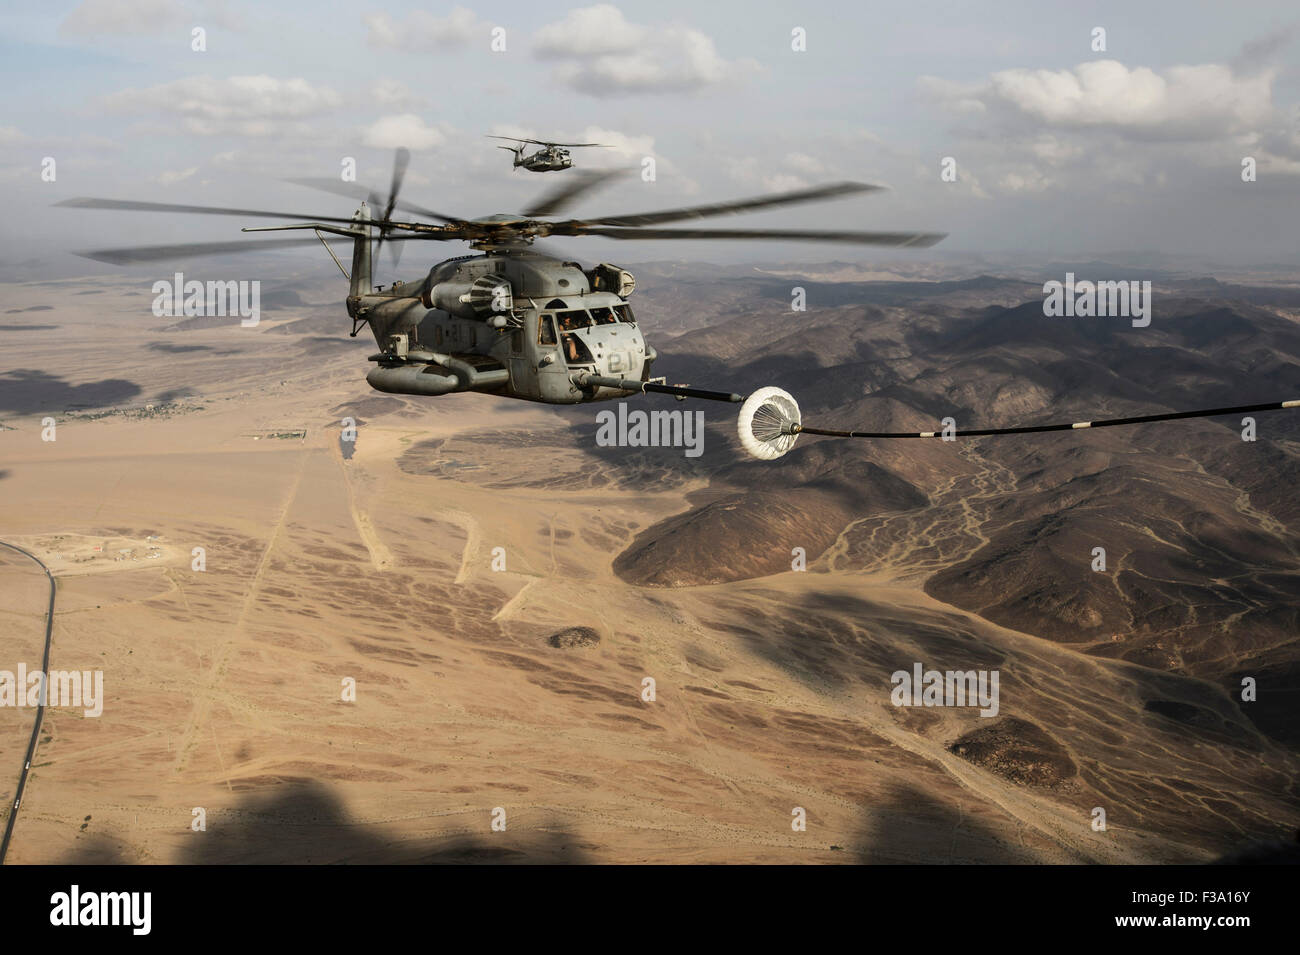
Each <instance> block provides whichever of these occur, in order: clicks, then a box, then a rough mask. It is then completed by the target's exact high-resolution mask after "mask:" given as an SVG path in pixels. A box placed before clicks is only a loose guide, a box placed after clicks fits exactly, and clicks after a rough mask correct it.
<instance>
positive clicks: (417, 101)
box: [370, 77, 427, 109]
mask: <svg viewBox="0 0 1300 955" xmlns="http://www.w3.org/2000/svg"><path fill="white" fill-rule="evenodd" d="M370 102H371V103H372V104H373V105H375V106H378V107H380V108H382V109H415V108H418V107H421V106H423V105H425V103H426V102H427V101H426V100H425V98H424V97H423V96H417V95H416V94H415V92H414V91H412V90H411V88H410V87H409V86H407V85H406V84H405V83H403V82H402V81H401V80H395V79H392V78H391V77H381V78H379V79H377V80H376V81H375V82H374V83H372V84H371V85H370Z"/></svg>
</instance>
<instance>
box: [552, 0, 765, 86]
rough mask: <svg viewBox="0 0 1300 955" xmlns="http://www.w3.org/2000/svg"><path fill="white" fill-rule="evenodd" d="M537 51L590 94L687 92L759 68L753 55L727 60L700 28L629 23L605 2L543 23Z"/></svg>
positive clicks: (569, 82)
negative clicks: (747, 57)
mask: <svg viewBox="0 0 1300 955" xmlns="http://www.w3.org/2000/svg"><path fill="white" fill-rule="evenodd" d="M533 52H534V54H535V55H537V56H538V57H540V58H542V59H547V60H554V61H556V62H557V63H558V66H557V67H556V70H555V77H556V79H557V80H559V81H560V82H561V83H563V84H564V85H566V86H569V87H571V88H572V89H575V90H578V91H579V92H582V93H587V94H590V95H592V96H613V95H617V94H620V93H680V92H689V91H693V90H698V89H703V88H705V87H709V86H716V85H719V84H722V83H728V82H734V81H737V80H739V79H741V78H743V77H744V76H746V75H748V74H750V73H752V72H753V71H755V70H757V69H758V68H759V67H758V64H757V63H756V62H755V61H754V60H751V59H742V60H730V61H729V60H726V59H724V58H723V57H722V55H721V54H719V53H718V50H717V47H716V46H715V45H714V43H713V40H712V38H711V37H709V36H707V35H706V34H704V33H701V32H700V31H699V30H695V29H691V28H690V27H685V26H681V25H679V24H667V25H663V26H657V27H646V26H641V25H639V24H634V23H629V22H628V20H627V18H626V17H624V16H623V13H622V11H621V10H619V9H618V8H617V7H615V6H612V5H611V4H607V3H602V4H597V5H596V6H592V7H583V8H580V9H577V10H570V11H569V13H568V14H567V15H566V16H565V17H564V19H562V20H559V21H557V22H555V23H551V24H548V25H546V26H544V27H542V28H541V29H540V30H538V31H537V34H536V36H535V37H534V40H533Z"/></svg>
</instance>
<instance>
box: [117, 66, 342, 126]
mask: <svg viewBox="0 0 1300 955" xmlns="http://www.w3.org/2000/svg"><path fill="white" fill-rule="evenodd" d="M104 102H105V104H106V105H107V106H108V107H109V108H110V109H115V110H121V111H123V112H137V113H155V114H156V113H172V114H175V115H178V116H180V117H182V118H183V121H184V125H185V128H186V130H187V131H188V132H191V133H198V134H201V135H221V134H228V133H237V134H242V135H246V136H269V135H275V134H277V133H283V132H294V133H299V132H302V131H304V129H305V126H304V125H302V124H301V121H302V120H305V119H307V118H308V117H312V116H317V115H319V114H321V113H324V112H327V111H329V110H332V109H335V108H337V107H338V106H339V105H341V103H342V97H340V96H339V94H338V93H336V92H334V90H332V89H330V88H329V87H324V86H319V87H318V86H313V85H312V84H311V83H308V82H307V81H306V80H304V79H300V78H293V79H277V78H275V77H271V76H265V75H262V76H230V77H226V78H225V79H216V78H214V77H211V76H187V77H184V78H182V79H179V80H173V81H172V82H170V83H162V84H159V85H158V86H150V87H147V88H144V89H126V90H121V91H120V92H117V93H110V94H109V95H108V96H106V97H105V98H104Z"/></svg>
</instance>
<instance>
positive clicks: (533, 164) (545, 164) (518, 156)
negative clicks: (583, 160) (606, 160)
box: [488, 136, 608, 172]
mask: <svg viewBox="0 0 1300 955" xmlns="http://www.w3.org/2000/svg"><path fill="white" fill-rule="evenodd" d="M488 139H504V140H507V141H509V142H513V143H514V144H515V145H513V146H498V147H497V149H505V150H507V151H509V152H511V153H513V154H514V157H515V161H514V165H513V166H512V167H511V168H513V169H527V170H528V171H529V172H559V171H560V170H562V169H570V168H572V167H573V157H572V156H570V155H569V150H570V149H590V148H592V147H597V148H602V149H604V148H608V147H607V146H605V144H604V143H548V142H546V141H545V140H541V139H524V138H523V137H515V136H489V137H488ZM524 143H532V144H533V145H535V146H541V147H542V148H541V149H539V150H537V152H535V153H531V154H529V155H527V156H525V155H524Z"/></svg>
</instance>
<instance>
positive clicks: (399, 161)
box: [382, 146, 411, 222]
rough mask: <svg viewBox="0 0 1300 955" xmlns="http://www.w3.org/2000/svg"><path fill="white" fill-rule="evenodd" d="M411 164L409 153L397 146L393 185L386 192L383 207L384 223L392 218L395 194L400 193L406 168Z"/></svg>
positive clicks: (402, 147)
mask: <svg viewBox="0 0 1300 955" xmlns="http://www.w3.org/2000/svg"><path fill="white" fill-rule="evenodd" d="M410 164H411V151H410V150H409V149H407V148H406V147H405V146H399V147H398V148H397V153H396V154H395V155H394V156H393V184H392V186H391V187H390V188H389V190H388V205H386V206H385V207H384V214H383V216H382V218H383V219H384V221H385V222H387V221H388V220H389V219H391V218H392V217H393V207H394V206H395V205H396V203H397V194H398V193H399V192H401V191H402V181H403V180H405V179H406V167H407V166H409V165H410Z"/></svg>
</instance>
